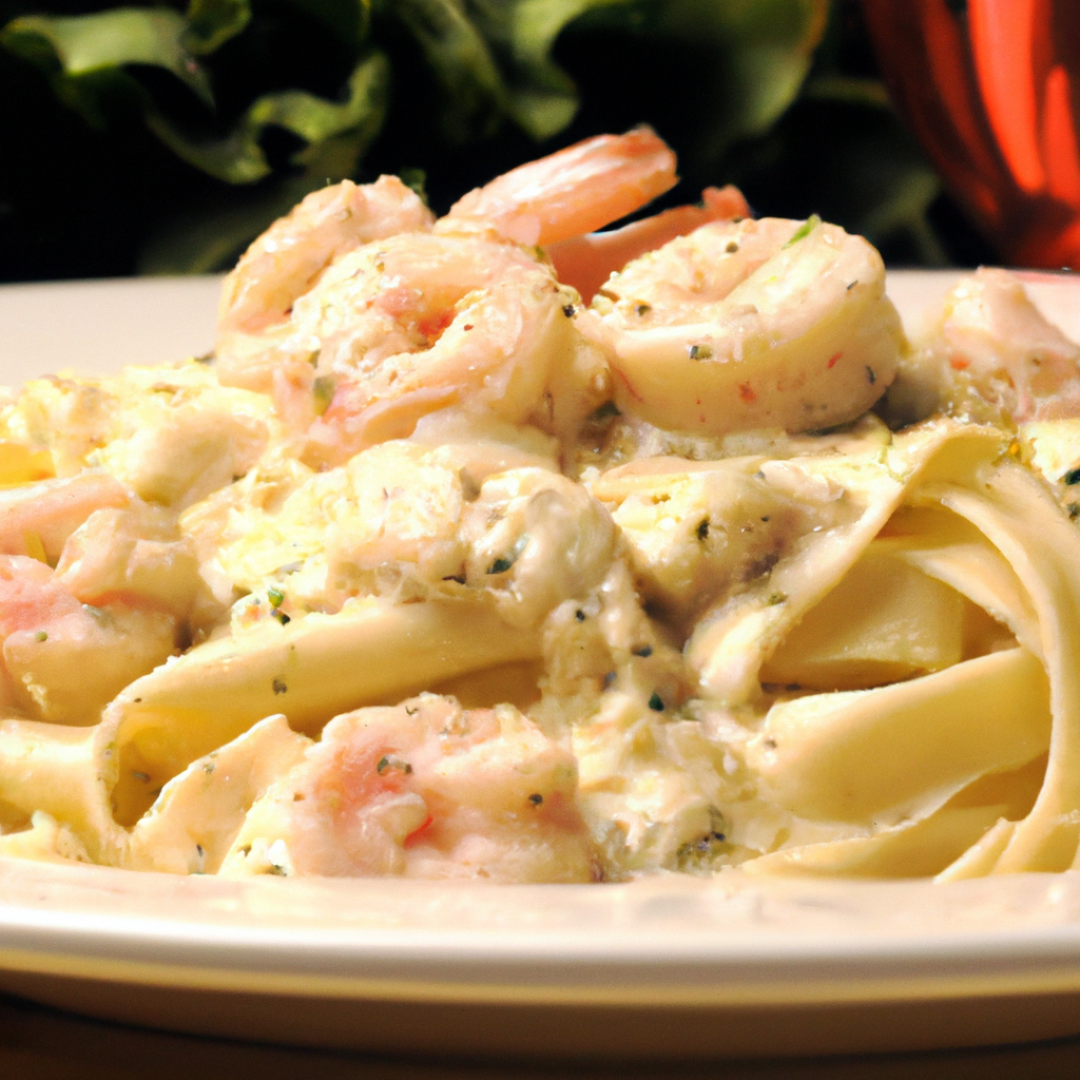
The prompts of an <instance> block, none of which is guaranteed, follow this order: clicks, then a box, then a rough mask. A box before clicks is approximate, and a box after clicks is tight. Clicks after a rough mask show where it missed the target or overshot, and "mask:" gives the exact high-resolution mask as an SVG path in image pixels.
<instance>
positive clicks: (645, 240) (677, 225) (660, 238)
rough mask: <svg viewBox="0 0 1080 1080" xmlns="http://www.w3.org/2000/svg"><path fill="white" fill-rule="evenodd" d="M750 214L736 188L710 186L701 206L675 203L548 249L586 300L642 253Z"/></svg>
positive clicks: (565, 279)
mask: <svg viewBox="0 0 1080 1080" xmlns="http://www.w3.org/2000/svg"><path fill="white" fill-rule="evenodd" d="M747 217H750V207H749V206H748V205H747V202H746V199H744V198H743V196H742V192H740V191H739V190H738V188H735V187H732V186H731V185H730V184H729V185H728V186H727V187H723V188H715V187H710V188H706V189H705V190H704V191H703V192H702V193H701V206H676V207H673V208H672V209H670V210H664V211H663V212H661V213H659V214H654V215H653V216H652V217H649V218H645V219H644V220H642V221H635V222H633V223H632V224H630V225H624V226H623V227H622V228H621V229H611V230H609V231H607V232H600V233H590V234H589V235H588V236H576V237H572V238H571V239H569V240H559V241H557V242H556V243H554V244H549V245H547V247H545V249H544V250H545V252H546V253H547V257H548V258H549V259H550V260H551V263H552V265H553V266H554V267H555V273H556V275H557V276H558V278H559V280H560V281H561V282H563V284H565V285H572V286H573V287H574V288H575V289H577V291H578V292H579V293H580V294H581V299H582V300H583V301H584V302H585V303H586V304H588V303H589V302H590V301H591V300H592V299H593V297H594V296H595V295H596V294H597V293H598V292H599V291H600V289H601V288H602V287H603V284H604V282H605V281H607V279H608V277H610V276H611V274H613V273H615V272H616V271H618V270H621V269H622V268H623V267H624V266H626V264H627V263H628V262H630V261H631V260H632V259H636V258H637V257H638V256H639V255H644V254H645V253H646V252H649V251H654V250H655V249H656V248H658V247H661V246H662V245H663V244H666V243H667V242H668V241H669V240H674V239H675V238H676V237H678V236H685V235H686V234H687V233H690V232H693V231H694V230H695V229H698V228H700V227H701V226H702V225H707V224H708V223H709V222H710V221H729V220H731V219H733V218H747Z"/></svg>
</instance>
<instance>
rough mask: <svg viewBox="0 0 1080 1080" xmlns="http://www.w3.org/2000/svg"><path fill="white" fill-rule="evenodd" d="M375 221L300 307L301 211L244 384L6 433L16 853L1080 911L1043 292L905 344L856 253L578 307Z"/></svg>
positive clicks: (872, 261) (1065, 452) (725, 225)
mask: <svg viewBox="0 0 1080 1080" xmlns="http://www.w3.org/2000/svg"><path fill="white" fill-rule="evenodd" d="M379 184H380V185H382V187H381V188H379V190H374V189H375V188H376V187H378V185H372V186H371V190H365V189H361V188H356V187H355V186H353V185H345V186H341V187H340V188H339V189H333V195H332V196H331V195H327V194H323V195H321V196H320V197H321V198H322V199H323V203H326V201H327V200H328V199H330V198H336V199H339V200H346V199H347V200H353V201H354V202H353V203H352V204H350V205H351V206H352V210H351V211H350V213H351V215H352V216H354V217H356V218H361V217H364V215H363V214H361V213H360V211H359V209H358V206H359V203H357V202H356V200H359V199H361V198H363V199H367V200H369V201H371V200H374V199H376V197H378V198H382V199H384V201H385V200H389V201H390V202H391V203H393V207H391V209H393V208H394V207H396V210H395V211H394V212H395V213H397V215H398V216H397V217H396V218H395V219H394V220H393V223H392V225H389V226H384V228H383V232H384V233H385V235H376V236H374V237H372V238H368V239H365V238H364V237H362V236H361V237H359V238H354V239H353V240H351V241H350V242H349V243H347V244H345V245H344V248H343V249H342V250H338V249H335V250H334V252H333V253H332V256H330V257H322V256H320V258H321V260H322V261H321V263H320V264H319V266H318V267H317V268H316V269H315V270H311V269H310V268H309V269H305V270H304V271H303V273H302V274H301V275H300V276H301V277H302V278H303V283H304V284H303V288H302V289H301V290H300V291H299V293H298V294H297V295H295V296H293V295H290V296H288V297H287V298H286V299H285V300H283V301H279V302H278V307H277V308H274V307H273V304H272V303H271V301H270V300H268V299H267V295H268V291H269V292H272V289H269V287H268V286H267V281H268V280H269V281H270V285H271V286H273V288H278V287H279V286H280V285H281V281H280V280H279V279H278V278H277V277H274V275H275V274H279V275H280V274H282V273H283V271H282V269H281V262H280V259H279V257H278V256H277V254H276V252H278V251H279V250H281V249H283V248H284V247H287V245H283V243H282V241H283V237H286V236H287V238H289V239H291V240H293V241H294V242H295V245H296V246H298V247H303V245H304V244H308V243H315V241H313V240H311V237H312V236H313V235H315V234H316V233H317V228H316V227H315V226H313V225H312V224H311V222H310V221H309V220H307V219H306V218H305V217H304V214H307V215H308V216H309V217H310V215H311V214H312V213H313V206H314V204H309V205H308V207H307V210H306V211H298V212H297V213H296V214H294V216H293V217H292V218H291V219H288V221H287V223H286V224H285V225H281V224H280V223H279V226H277V227H276V228H277V229H278V232H277V233H274V232H273V230H272V232H271V234H268V238H264V240H263V241H260V242H259V243H260V244H261V247H260V246H259V245H256V248H254V249H253V250H252V252H250V253H249V255H248V256H246V257H245V261H242V262H241V264H240V266H239V267H238V269H237V271H235V272H234V274H233V275H232V276H231V277H230V279H229V281H228V282H227V284H226V293H225V299H224V301H223V329H222V336H221V338H220V340H219V347H218V351H217V356H216V357H209V358H201V359H193V360H188V361H185V362H182V363H177V364H174V365H168V366H161V367H154V368H129V369H125V370H122V371H119V372H117V373H116V374H114V375H110V376H104V377H100V378H87V377H80V376H76V375H65V376H61V377H54V376H50V377H45V378H39V379H34V380H31V381H30V382H28V383H27V384H26V385H25V386H23V387H21V388H19V389H13V390H11V391H7V392H6V393H5V396H3V397H0V483H2V484H3V488H2V489H0V552H2V554H0V644H2V652H0V656H2V661H0V717H2V719H0V828H2V835H0V853H2V854H3V855H6V856H13V857H24V858H32V859H52V860H76V861H89V862H95V863H101V864H106V865H111V866H118V867H125V868H129V869H136V870H157V871H167V872H170V873H180V874H189V873H216V874H221V875H227V876H247V875H257V874H271V875H280V876H291V875H302V874H324V875H389V874H394V875H405V876H412V877H421V878H439V877H473V878H488V879H491V880H495V881H553V882H578V881H605V880H608V881H610V880H622V879H626V878H628V877H633V876H635V875H640V874H646V873H655V872H670V871H685V872H691V873H698V874H708V873H716V872H721V871H726V870H728V869H730V868H733V867H741V868H743V870H745V871H747V872H754V873H763V874H780V873H792V872H798V873H816V874H835V875H855V876H878V877H896V876H916V875H927V876H936V877H937V878H939V879H953V878H961V877H969V876H974V875H984V874H990V873H1001V872H1015V871H1061V870H1065V869H1067V868H1070V867H1073V866H1074V865H1077V863H1078V859H1080V851H1078V842H1080V531H1078V528H1077V525H1076V524H1075V522H1074V520H1073V519H1074V518H1075V517H1076V516H1077V515H1078V514H1080V498H1078V499H1077V500H1076V501H1073V500H1072V498H1071V496H1070V491H1072V490H1075V489H1074V488H1073V485H1075V484H1076V483H1078V482H1080V467H1078V463H1080V420H1078V419H1076V416H1077V415H1080V413H1078V410H1077V408H1076V401H1077V400H1078V398H1077V393H1078V390H1080V350H1078V349H1077V347H1076V346H1075V345H1074V344H1072V343H1071V342H1069V341H1068V340H1067V339H1065V338H1064V337H1063V336H1062V335H1061V334H1060V332H1058V331H1057V330H1055V329H1054V328H1053V327H1051V326H1050V325H1049V324H1047V323H1046V322H1045V321H1044V320H1043V318H1042V317H1041V316H1040V315H1039V314H1038V312H1037V311H1036V310H1035V308H1034V307H1033V306H1032V305H1031V303H1030V301H1029V300H1028V299H1027V297H1026V296H1025V294H1024V292H1023V289H1022V287H1021V285H1020V284H1019V283H1018V282H1017V281H1016V280H1015V279H1013V278H1011V277H1009V276H1008V275H1007V274H1005V273H1004V272H1002V271H989V270H984V271H980V272H979V273H978V274H975V275H973V276H971V277H969V278H967V279H965V280H964V281H962V282H961V283H960V284H959V285H958V286H957V287H956V288H955V289H954V290H953V291H952V292H951V293H950V295H949V297H947V299H946V301H945V305H944V308H943V309H942V311H941V312H940V313H939V315H938V317H937V320H936V322H935V323H934V325H933V327H932V329H931V331H930V332H929V333H928V335H927V336H926V339H925V340H924V341H922V342H921V343H918V344H917V345H911V344H909V343H908V342H907V341H905V340H904V337H903V334H902V332H901V330H900V324H899V320H898V318H897V317H896V313H895V311H894V310H893V308H892V305H891V304H890V303H889V301H888V300H887V299H886V297H885V295H884V269H883V267H882V266H881V263H880V259H879V258H878V256H877V253H876V252H874V251H873V249H872V248H871V247H870V246H869V245H868V244H866V243H865V242H864V241H861V240H858V239H857V238H853V237H848V236H846V234H843V233H842V232H841V230H838V229H835V228H834V227H832V226H828V225H825V224H822V223H818V222H816V220H811V221H809V222H782V221H776V220H765V221H754V220H753V219H750V218H738V219H726V218H721V219H720V220H717V221H713V222H711V223H706V224H704V225H701V226H700V227H698V228H696V229H695V230H691V231H689V232H688V233H687V234H686V235H684V236H682V237H680V238H677V239H674V240H671V241H669V242H668V243H667V244H665V245H663V246H661V247H659V248H658V249H657V250H655V251H653V252H652V253H651V254H646V255H643V256H640V257H639V258H637V259H636V260H634V261H631V262H630V263H629V265H627V266H626V267H625V268H624V269H622V270H621V271H619V272H617V273H615V274H614V275H613V276H612V277H610V278H609V279H607V281H606V283H605V284H603V286H602V288H601V289H600V291H599V292H598V293H597V295H596V296H595V298H594V299H592V301H591V303H586V302H585V301H586V300H587V299H588V297H587V295H583V294H584V293H585V292H586V290H585V289H583V288H577V287H575V286H574V285H573V284H572V283H569V282H568V281H567V280H565V277H563V276H560V272H559V271H557V269H556V266H557V265H558V259H557V258H556V257H555V255H556V253H555V252H554V251H553V249H552V248H551V247H550V246H549V247H548V250H547V251H544V250H540V249H539V248H537V246H536V244H537V241H536V238H535V236H533V237H528V236H526V237H521V236H516V237H515V236H511V237H509V238H507V236H506V235H505V234H506V233H507V232H508V231H509V232H512V231H513V230H512V229H507V228H506V227H503V228H502V229H501V231H500V232H499V233H498V234H496V232H495V231H493V229H492V228H491V227H490V226H489V225H486V224H484V222H483V221H481V220H480V219H479V218H476V219H475V220H474V219H473V218H471V217H470V216H469V215H468V214H466V213H462V214H459V215H458V217H457V220H456V221H455V220H451V219H450V218H446V219H443V220H442V221H441V222H438V223H434V222H433V219H431V217H430V214H429V213H428V212H427V210H426V208H425V207H423V204H422V203H420V202H419V200H415V201H412V200H414V199H415V197H414V196H412V195H411V193H407V192H406V191H405V190H404V189H401V186H400V185H397V187H395V186H394V183H392V182H391V181H389V180H386V179H384V180H383V181H380V182H379ZM399 189H400V190H399ZM320 205H322V204H320ZM335 205H336V204H335ZM365 205H367V204H365ZM316 209H317V208H316ZM485 213H487V211H485ZM297 215H299V216H297ZM335 215H336V216H335ZM388 215H390V210H388V209H386V207H382V208H380V209H379V211H378V215H375V214H374V211H372V210H371V207H370V206H368V207H367V210H366V218H365V220H367V219H370V218H371V217H372V216H377V217H378V220H380V221H385V220H386V219H387V217H388ZM326 220H330V221H331V224H332V225H333V228H335V229H336V228H338V227H340V223H341V222H342V221H343V220H344V218H343V216H342V215H341V214H340V213H339V212H338V209H335V210H334V215H331V218H330V219H326ZM323 221H324V218H319V222H323ZM319 222H316V223H315V225H316V226H318V227H321V226H320V225H319ZM328 227H329V226H328ZM282 229H286V230H289V231H288V232H287V234H286V233H283V232H282V231H281V230H282ZM313 229H314V230H315V231H314V232H313ZM542 239H543V238H542ZM557 242H558V241H551V242H550V244H555V243H557ZM544 244H548V241H544ZM755 245H756V246H757V247H756V248H755ZM758 248H760V257H758V256H753V257H751V255H750V254H748V253H752V252H753V251H755V250H757V249H758ZM743 256H745V259H744V260H743V261H742V262H739V259H740V258H742V257H743ZM259 260H261V261H259ZM410 260H411V261H410ZM316 261H318V260H316ZM725 275H726V276H725ZM286 276H287V275H286ZM418 281H419V282H420V284H417V282H418ZM260 290H262V291H260ZM440 290H442V291H441V292H440ZM444 294H445V295H444ZM245 305H246V307H245ZM395 335H396V336H395ZM470 350H471V351H470ZM73 359H77V358H73Z"/></svg>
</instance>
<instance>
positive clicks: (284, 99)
mask: <svg viewBox="0 0 1080 1080" xmlns="http://www.w3.org/2000/svg"><path fill="white" fill-rule="evenodd" d="M389 77H390V65H389V62H388V61H387V59H386V56H385V55H384V54H383V53H381V52H373V53H372V54H371V55H370V56H368V57H366V58H365V59H364V60H363V61H361V63H359V64H358V65H357V66H356V68H355V69H354V71H353V73H352V75H351V76H350V77H349V81H348V84H347V87H346V97H345V99H344V100H343V101H340V102H338V101H328V100H327V99H326V98H321V97H318V96H316V95H315V94H310V93H308V92H307V91H304V90H286V91H282V92H281V93H276V94H265V95H263V96H262V97H260V98H258V99H257V100H256V101H255V102H254V103H253V104H252V105H251V106H250V107H249V108H248V109H247V111H246V112H245V113H244V114H243V116H242V117H241V118H240V121H239V123H237V124H236V126H235V127H234V128H233V130H232V132H231V133H230V134H229V135H228V136H227V137H225V138H223V139H215V140H211V139H205V140H200V139H195V138H192V137H190V136H188V135H186V134H184V133H183V132H181V131H180V130H178V129H177V128H176V127H175V126H174V125H173V124H172V123H170V121H169V120H168V119H166V118H165V117H164V116H163V115H162V114H161V113H158V112H156V111H150V112H149V113H148V114H147V123H148V124H149V125H150V127H151V128H152V130H153V131H154V133H155V134H156V135H157V136H158V138H160V139H161V140H162V142H164V143H165V144H166V145H167V146H168V147H169V148H170V149H171V150H172V151H173V153H175V154H176V155H177V157H179V158H181V159H182V160H184V161H186V162H187V163H188V164H189V165H194V166H195V167H196V168H198V169H201V170H202V171H203V172H205V173H209V174H210V175H211V176H215V177H217V178H218V179H219V180H225V181H227V182H228V183H231V184H250V183H254V182H255V181H256V180H261V179H262V178H263V177H265V176H269V175H270V173H271V172H272V169H271V165H270V162H269V161H268V160H267V158H266V154H265V153H264V151H263V148H262V145H261V143H260V139H261V136H262V134H263V132H264V131H265V129H266V128H267V127H270V126H275V127H279V128H284V129H285V130H286V131H290V132H292V134H293V135H296V136H297V137H298V138H300V139H302V140H303V141H304V142H305V143H306V144H307V148H310V147H311V146H317V145H318V144H319V143H322V142H324V141H326V140H329V139H332V138H343V139H344V140H345V142H346V144H347V145H348V146H350V147H351V148H352V153H351V163H350V166H349V169H348V170H347V171H346V172H343V173H339V174H337V175H335V176H333V179H341V177H342V176H347V175H349V174H350V173H351V172H352V171H353V170H354V169H355V167H356V163H357V162H358V160H359V158H360V155H361V154H362V153H363V151H364V150H365V149H366V148H367V146H368V144H369V143H370V142H371V140H372V139H373V138H374V137H375V135H376V134H377V133H378V131H379V129H380V128H381V127H382V123H383V119H384V117H385V114H386V103H387V89H388V84H389ZM305 153H306V150H300V151H298V152H297V153H296V154H294V155H293V156H292V159H291V160H292V163H293V164H302V163H303V162H304V160H305V158H304V155H305Z"/></svg>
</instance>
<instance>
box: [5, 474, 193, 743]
mask: <svg viewBox="0 0 1080 1080" xmlns="http://www.w3.org/2000/svg"><path fill="white" fill-rule="evenodd" d="M4 495H5V496H7V497H8V502H9V506H8V507H7V510H8V513H7V514H5V515H4V517H3V519H2V520H3V522H4V528H3V534H2V535H0V542H2V546H0V705H2V706H5V707H8V708H13V709H15V710H17V711H19V712H21V713H23V714H25V715H27V716H29V717H31V718H33V719H38V720H45V721H48V722H52V723H56V722H60V723H67V724H76V725H78V724H91V723H94V722H96V721H97V719H98V718H99V716H100V712H101V709H102V707H103V706H104V705H105V704H106V703H107V702H108V701H110V700H111V699H112V698H113V697H114V696H115V695H116V694H117V693H118V692H119V691H120V690H121V689H122V688H123V687H124V686H126V685H127V684H128V683H129V682H131V681H132V679H135V678H137V677H138V676H139V675H143V674H145V673H146V672H148V671H150V670H151V669H152V668H154V667H156V666H157V665H158V664H160V663H161V662H162V661H163V660H165V659H166V658H167V657H168V656H169V655H170V654H172V653H173V651H174V650H175V649H176V647H177V645H178V644H179V642H180V639H181V636H182V630H183V625H184V619H185V617H186V615H187V612H188V610H189V609H190V608H191V606H192V604H193V602H194V597H195V593H196V591H197V588H198V583H199V577H198V564H197V562H196V560H195V558H194V555H193V554H192V553H191V552H190V551H189V550H188V546H187V543H186V542H185V541H183V540H182V539H181V538H180V536H179V534H178V532H177V530H176V525H175V521H174V520H173V518H172V516H171V515H170V514H169V513H168V512H167V511H165V510H162V509H160V508H154V507H150V506H147V505H146V504H144V503H142V502H141V501H140V500H138V499H137V498H136V497H135V496H133V495H132V494H131V493H129V492H128V491H126V489H124V488H123V486H122V485H121V484H119V483H118V482H117V481H115V480H113V479H112V478H111V477H107V476H102V475H97V474H92V473H88V474H83V475H82V476H77V477H73V478H71V479H68V480H49V481H43V482H41V483H38V484H28V485H25V486H24V487H23V488H21V489H16V490H15V491H9V492H5V493H4ZM12 496H17V497H18V501H15V499H12V498H11V497H12ZM46 560H48V561H46ZM50 563H55V564H56V568H55V569H53V568H52V566H51V565H50ZM73 671H78V672H79V677H78V679H77V680H75V679H73V678H72V675H71V673H72V672H73Z"/></svg>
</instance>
